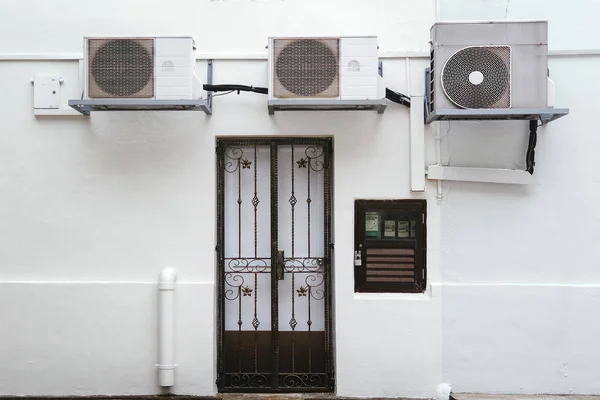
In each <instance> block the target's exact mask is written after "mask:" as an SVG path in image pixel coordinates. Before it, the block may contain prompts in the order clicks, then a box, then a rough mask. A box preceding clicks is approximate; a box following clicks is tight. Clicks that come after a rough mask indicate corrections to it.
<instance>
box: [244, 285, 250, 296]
mask: <svg viewBox="0 0 600 400" xmlns="http://www.w3.org/2000/svg"><path fill="white" fill-rule="evenodd" d="M242 293H243V294H244V296H252V289H250V288H249V287H248V286H244V287H243V288H242Z"/></svg>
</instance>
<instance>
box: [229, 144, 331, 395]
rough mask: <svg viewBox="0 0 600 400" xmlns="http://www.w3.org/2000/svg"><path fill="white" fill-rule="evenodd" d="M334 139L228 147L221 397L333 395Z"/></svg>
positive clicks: (231, 145)
mask: <svg viewBox="0 0 600 400" xmlns="http://www.w3.org/2000/svg"><path fill="white" fill-rule="evenodd" d="M331 165H332V159H331V140H330V139H323V138H320V139H310V138H293V139H221V140H219V141H218V145H217V169H218V182H217V186H218V246H217V253H218V296H219V302H218V317H219V321H218V323H219V331H218V380H217V384H218V387H219V390H220V391H221V392H309V391H320V392H323V391H332V390H333V386H334V380H333V363H332V335H331V298H332V293H331V274H330V272H331V257H330V251H331V246H332V244H331V189H332V182H331V178H332V168H331Z"/></svg>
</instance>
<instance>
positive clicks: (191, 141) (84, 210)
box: [0, 0, 600, 397]
mask: <svg viewBox="0 0 600 400" xmlns="http://www.w3.org/2000/svg"><path fill="white" fill-rule="evenodd" d="M467 3H468V4H469V7H468V8H466V11H465V8H464V7H462V6H464V5H465V4H467ZM176 4H177V5H176V6H175V5H174V3H173V2H157V1H146V2H139V1H133V0H126V1H116V0H115V1H113V0H107V1H105V2H103V3H102V6H99V7H96V8H92V7H91V6H90V7H74V6H73V4H72V2H67V1H64V0H60V1H39V0H37V1H30V2H18V3H15V4H13V5H12V7H11V8H7V9H6V10H3V13H2V16H1V17H0V22H1V23H0V53H1V54H0V59H1V58H2V55H7V54H12V55H13V56H15V54H16V56H15V57H16V58H19V57H21V56H22V55H23V54H25V55H27V54H33V53H35V54H40V53H60V54H67V53H69V54H70V53H80V51H81V42H82V37H83V36H84V35H92V34H104V33H106V34H131V35H143V34H157V33H189V34H192V35H193V36H194V37H195V38H196V43H197V45H198V47H199V51H200V52H202V53H213V54H214V53H221V54H224V53H227V54H232V53H235V54H240V53H245V54H266V51H265V49H264V46H265V45H266V42H267V37H268V36H269V35H287V34H295V35H303V34H315V33H323V34H326V33H330V34H375V35H378V37H379V45H380V51H382V52H405V51H421V52H425V51H426V50H427V48H428V43H427V42H428V39H429V37H428V30H429V26H430V25H431V23H432V22H433V21H434V20H435V12H436V9H437V10H438V12H439V16H440V17H441V18H443V19H465V18H477V19H482V18H503V17H504V14H505V12H506V7H505V6H507V5H508V13H507V16H508V17H511V18H533V17H535V18H545V17H547V18H549V19H550V31H551V36H550V40H551V46H550V47H551V48H552V49H555V50H556V49H560V50H570V49H576V50H577V49H579V50H581V49H584V50H585V49H591V48H593V47H594V41H593V37H594V35H592V34H591V33H590V32H591V30H593V29H595V30H598V29H600V28H598V27H597V26H596V25H594V24H591V23H590V24H586V27H587V28H586V30H585V34H584V31H583V30H582V29H577V28H578V27H579V26H583V25H584V24H585V21H587V20H586V19H589V20H590V21H588V22H591V19H593V15H594V12H596V15H597V11H598V10H597V7H598V5H597V2H594V1H593V0H587V1H584V0H581V1H578V2H576V3H575V4H571V5H570V7H569V9H568V10H565V8H564V6H562V5H561V2H558V1H552V2H551V1H542V0H536V1H535V2H531V1H526V0H512V1H509V2H508V1H483V0H481V1H477V2H473V1H469V2H466V0H462V1H459V0H438V1H433V0H430V1H427V2H425V1H423V2H414V1H409V0H402V1H400V0H379V1H367V0H352V1H348V0H344V1H342V0H338V1H329V2H322V1H318V0H308V1H300V0H285V1H283V0H272V1H268V0H263V1H251V0H219V1H216V0H215V1H208V0H194V1H191V0H189V1H179V2H177V3H176ZM332 16H334V17H332ZM559 17H560V18H559ZM588 28H589V29H588ZM580 32H581V33H580ZM596 36H597V35H596ZM17 53H18V54H17ZM426 62H427V60H426V59H412V60H411V61H410V71H411V74H410V75H411V77H412V79H411V81H410V84H407V81H406V76H407V74H406V62H405V59H386V60H385V63H384V76H385V80H386V83H387V85H388V86H389V87H392V88H394V89H397V90H400V91H403V92H404V93H408V92H409V90H408V88H407V86H410V92H411V93H412V94H420V91H421V87H422V76H421V72H422V70H423V68H424V66H425V65H426ZM599 63H600V61H599V59H598V58H597V57H585V58H581V57H569V58H552V59H551V68H552V74H553V77H554V79H555V80H556V82H557V99H558V102H559V104H564V105H566V106H569V107H571V110H572V111H571V115H570V116H568V117H565V118H563V119H561V120H559V121H557V122H555V123H553V124H551V125H549V126H548V127H546V128H543V129H541V131H540V138H539V142H538V148H537V149H538V150H537V168H536V179H537V183H536V184H535V185H533V186H530V187H526V188H523V187H518V188H516V187H509V186H499V185H483V184H469V185H467V184H444V186H443V190H444V195H445V196H444V200H443V202H442V203H441V204H439V205H438V203H437V202H436V201H435V182H434V183H428V186H427V190H426V193H424V194H418V195H412V194H411V193H410V191H409V171H408V156H409V153H408V126H409V123H408V122H409V121H408V110H407V109H404V108H403V107H401V106H396V105H390V106H389V107H388V109H387V111H386V112H385V114H384V115H382V116H380V115H377V114H375V113H373V112H340V111H337V112H328V113H314V112H293V113H292V112H287V113H284V112H281V113H277V114H276V115H275V116H272V117H270V116H268V115H267V112H266V99H265V98H264V97H261V96H259V95H253V94H241V95H239V96H238V95H230V96H224V97H218V98H216V99H215V102H214V115H213V116H211V117H207V116H205V115H203V114H200V113H170V112H144V113H139V112H122V113H100V112H99V113H94V114H93V115H92V117H90V118H83V117H37V118H36V117H34V116H33V113H32V110H31V107H32V88H31V84H30V83H29V80H30V78H32V77H33V76H34V75H35V74H38V73H59V74H60V75H62V76H63V77H65V80H66V81H65V85H64V87H63V91H64V92H63V93H64V98H63V103H64V104H65V105H66V100H67V99H68V98H76V97H78V96H79V89H78V85H77V75H78V67H77V63H76V62H74V61H61V62H58V61H0V77H1V78H0V82H1V84H0V87H2V89H3V93H4V94H5V96H3V97H2V99H1V100H0V102H1V105H2V107H0V121H2V124H1V125H0V160H1V161H0V162H1V166H2V167H1V168H0V195H1V197H2V202H0V221H2V223H1V224H0V243H2V246H0V338H2V341H0V343H2V344H1V345H0V395H65V394H68V395H93V394H152V393H159V392H160V391H159V388H158V387H157V373H156V370H155V367H154V364H156V362H157V359H156V355H157V352H156V348H157V347H156V346H157V340H156V331H157V328H156V321H157V316H156V309H157V303H156V301H157V291H156V282H157V279H158V274H159V272H160V271H161V270H162V268H163V267H164V266H166V265H173V266H175V267H176V268H177V269H178V286H177V313H178V326H177V338H178V341H177V364H178V368H177V371H176V386H175V387H174V392H175V393H179V394H194V395H210V394H214V393H215V390H216V389H215V386H214V381H215V378H216V376H215V352H214V343H215V334H214V330H215V325H214V320H215V315H214V314H215V306H214V281H215V259H214V246H215V229H214V221H215V213H214V210H215V190H214V188H215V178H214V176H215V173H214V160H215V159H214V157H215V156H214V143H215V137H216V136H219V135H332V136H333V137H334V140H335V203H334V206H335V222H334V230H335V243H336V246H335V271H334V272H335V302H336V304H335V328H336V333H335V340H336V344H335V346H336V365H337V393H338V394H339V395H344V396H406V397H428V396H432V395H433V393H434V388H435V385H437V384H438V383H439V382H441V381H442V379H444V380H447V381H450V382H451V383H453V384H454V385H455V388H458V389H462V390H470V391H499V392H556V393H568V392H569V389H572V390H573V392H576V393H600V387H599V386H598V385H599V382H600V379H598V376H595V375H594V374H597V372H595V371H597V368H596V369H594V368H592V365H593V361H594V360H596V359H597V358H598V354H596V353H595V350H594V349H595V348H596V347H595V342H594V341H593V340H594V338H595V337H596V336H598V335H597V333H598V323H597V322H595V320H594V319H593V318H592V317H591V315H592V314H591V311H592V310H594V309H595V308H597V307H596V305H597V302H598V296H597V288H596V286H597V285H598V283H599V282H598V272H596V268H595V265H594V262H595V260H596V259H597V257H595V256H597V254H596V253H597V251H596V250H594V248H595V246H594V244H595V243H596V242H597V240H596V239H597V235H598V234H597V233H596V231H597V230H595V229H594V227H593V222H594V221H595V216H596V215H597V211H596V210H597V208H596V207H595V202H594V197H595V195H596V193H598V183H597V181H598V179H597V177H595V175H594V173H593V171H594V168H593V165H592V163H593V160H594V158H595V157H594V156H595V154H594V156H592V153H591V152H593V151H594V146H593V144H594V143H595V141H597V139H596V138H595V136H594V132H593V129H592V128H591V126H592V125H590V124H589V123H587V124H586V122H587V121H586V120H585V119H584V118H585V117H586V116H589V115H593V114H594V112H595V111H597V106H596V105H595V102H594V100H593V99H594V98H595V96H594V94H598V92H599V91H600V85H598V84H596V83H594V82H595V77H596V75H597V74H596V71H597V70H598V67H600V65H598V64H599ZM198 68H199V70H200V71H199V73H200V75H201V76H202V75H203V73H204V68H205V65H204V63H203V62H201V61H200V62H199V63H198ZM573 68H577V73H576V74H574V73H573V72H572V71H573ZM214 80H215V82H216V83H232V82H235V83H245V84H253V85H266V83H267V82H266V81H267V66H266V61H265V60H255V61H247V60H246V61H244V60H236V61H219V60H217V61H216V62H215V71H214ZM580 88H585V89H580ZM476 124H478V123H476ZM463 125H464V124H453V125H452V126H450V131H449V132H450V133H449V134H448V135H447V136H446V138H445V141H444V143H445V148H444V149H445V150H444V157H445V159H446V160H449V159H450V157H451V161H452V163H456V164H457V165H459V164H460V163H462V164H465V163H466V164H468V163H476V162H478V161H482V162H489V163H496V162H497V163H498V164H502V165H505V164H506V165H513V164H514V165H522V164H519V163H522V161H521V160H522V158H523V157H524V147H523V145H524V135H525V133H520V132H518V131H516V130H515V131H511V132H506V129H507V128H508V127H510V129H511V130H512V129H513V128H515V127H513V125H515V126H516V127H517V128H519V129H520V124H514V123H513V124H512V125H511V124H509V125H508V126H505V128H497V129H496V128H494V129H495V130H494V131H492V132H489V136H491V138H490V139H491V141H490V142H489V143H488V142H487V141H483V140H481V138H480V137H479V136H480V135H479V134H478V133H477V132H474V131H473V125H466V126H463ZM481 126H482V125H480V124H479V125H477V126H475V127H481ZM440 129H441V130H442V135H445V132H447V131H448V127H447V126H446V125H440ZM515 129H516V128H515ZM486 130H488V127H487V126H486ZM433 131H434V127H433V126H432V127H428V129H427V130H426V135H427V138H426V139H427V142H426V144H427V161H428V162H429V163H432V162H434V157H433V154H434V151H433V140H432V133H433ZM469 140H472V141H474V142H470V143H471V144H470V145H467V144H465V143H469ZM461 143H463V144H461ZM486 148H491V149H494V150H495V151H494V152H488V153H485V152H483V150H484V149H486ZM503 149H504V150H506V151H502V150H503ZM519 149H522V153H521V154H517V153H518V151H519ZM474 150H481V151H480V154H481V159H480V160H478V159H476V158H475V156H474V154H475V151H474ZM506 154H509V155H506ZM494 157H497V158H496V159H494ZM373 176H377V177H378V178H379V179H373ZM410 197H416V198H427V199H428V200H429V209H428V235H429V238H428V246H429V253H428V268H429V278H430V282H433V283H434V284H433V286H432V287H430V288H429V290H428V291H427V293H426V294H424V295H409V294H406V295H365V294H361V295H358V294H354V293H353V273H352V252H353V237H352V232H353V201H354V199H356V198H410ZM490 210H492V212H490ZM561 218H562V219H563V220H565V223H568V224H569V225H568V230H567V229H566V228H563V227H562V226H561V225H560V223H559V222H557V220H560V219H561ZM565 232H569V233H570V236H566V234H565ZM575 243H577V246H576V245H575ZM515 244H516V245H515ZM509 246H511V247H509ZM515 246H516V247H515ZM561 249H564V251H563V250H561ZM567 254H568V255H567ZM447 282H449V283H451V284H447ZM484 283H485V284H484ZM546 284H547V285H546ZM581 284H587V285H591V286H590V287H582V286H580V285H581ZM486 285H487V286H486ZM594 285H596V286H594ZM442 295H443V302H442ZM509 305H510V308H508V307H507V306H509ZM572 307H577V310H578V311H576V312H575V311H573V308H572ZM579 309H580V310H581V311H579ZM587 310H589V313H588V311H587ZM544 335H546V336H544ZM525 339H526V340H525ZM554 339H556V340H554ZM556 346H559V348H558V350H556V348H555V347H556ZM565 374H566V375H568V376H566V377H565V376H564V375H565Z"/></svg>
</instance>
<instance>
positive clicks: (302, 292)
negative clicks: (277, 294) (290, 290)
mask: <svg viewBox="0 0 600 400" xmlns="http://www.w3.org/2000/svg"><path fill="white" fill-rule="evenodd" d="M296 292H298V297H302V296H306V293H307V292H308V290H307V288H306V287H305V286H300V289H298V290H296Z"/></svg>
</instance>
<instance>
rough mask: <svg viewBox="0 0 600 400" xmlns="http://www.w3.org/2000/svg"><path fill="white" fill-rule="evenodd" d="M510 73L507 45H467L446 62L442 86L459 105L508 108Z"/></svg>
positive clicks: (447, 94) (508, 48) (463, 106)
mask: <svg viewBox="0 0 600 400" xmlns="http://www.w3.org/2000/svg"><path fill="white" fill-rule="evenodd" d="M473 74H476V76H479V79H475V82H474V78H473V76H474V75H473ZM510 75H511V71H510V47H509V46H481V47H467V48H464V49H462V50H459V51H457V52H456V53H454V54H453V55H452V56H451V57H450V58H449V59H448V61H446V64H445V65H444V68H443V70H442V79H441V80H442V88H443V89H444V93H445V94H446V96H448V98H449V99H450V100H451V101H452V102H453V103H454V104H456V105H457V106H459V107H462V108H474V109H475V108H510Z"/></svg>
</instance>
